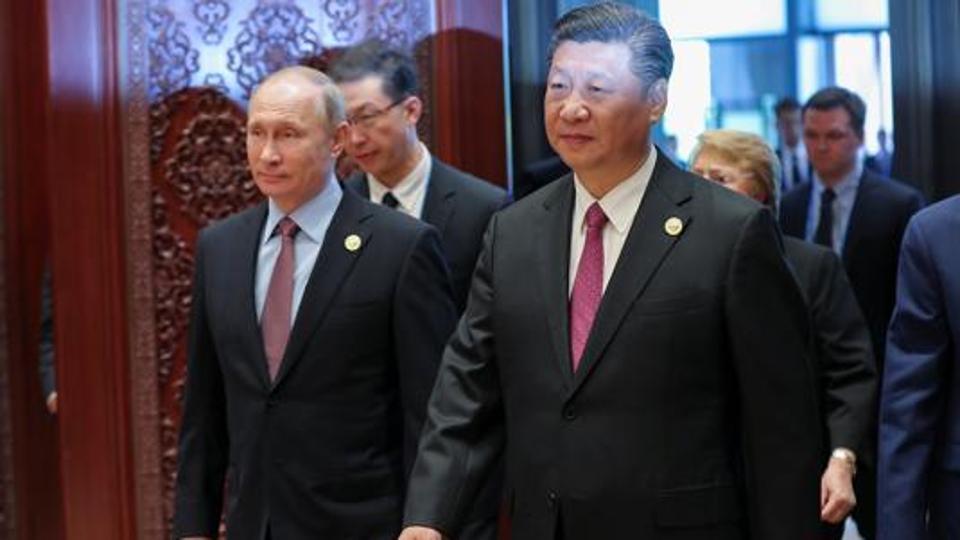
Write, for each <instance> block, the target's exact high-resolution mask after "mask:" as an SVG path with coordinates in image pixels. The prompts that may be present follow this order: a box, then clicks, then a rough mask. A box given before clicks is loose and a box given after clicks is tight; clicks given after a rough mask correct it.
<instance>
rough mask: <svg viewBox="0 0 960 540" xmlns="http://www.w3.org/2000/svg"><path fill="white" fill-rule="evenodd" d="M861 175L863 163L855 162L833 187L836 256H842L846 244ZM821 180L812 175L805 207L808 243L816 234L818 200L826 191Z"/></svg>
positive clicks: (818, 220) (818, 218) (833, 233)
mask: <svg viewBox="0 0 960 540" xmlns="http://www.w3.org/2000/svg"><path fill="white" fill-rule="evenodd" d="M861 175H863V161H861V160H859V159H858V160H857V161H856V165H854V167H853V169H852V170H851V171H850V172H849V173H847V175H846V176H844V177H843V178H841V179H840V181H839V182H837V185H835V186H833V192H834V193H835V194H836V198H834V199H833V203H832V204H831V206H832V207H833V231H831V238H832V240H833V251H835V252H836V254H837V255H840V256H841V257H842V256H843V248H844V246H845V245H846V243H847V229H848V228H849V227H850V215H851V214H852V213H853V205H854V203H856V202H857V189H858V188H859V187H860V176H861ZM826 189H827V188H826V186H824V185H823V180H821V179H820V177H819V176H818V175H817V173H816V172H814V173H813V188H812V189H811V190H810V202H809V205H808V206H807V229H806V231H805V234H804V238H806V239H807V241H808V242H813V237H814V235H816V234H817V225H818V224H819V223H820V199H821V197H823V192H824V191H826Z"/></svg>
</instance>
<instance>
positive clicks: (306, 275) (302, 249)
mask: <svg viewBox="0 0 960 540" xmlns="http://www.w3.org/2000/svg"><path fill="white" fill-rule="evenodd" d="M342 198H343V190H342V189H341V188H340V184H339V183H338V182H337V181H336V179H335V178H333V176H332V175H331V177H330V178H328V179H327V185H326V186H324V188H323V190H322V191H321V192H320V193H318V194H317V195H315V196H314V197H313V198H312V199H310V200H309V201H307V202H305V203H303V204H302V205H300V207H299V208H297V209H296V210H294V211H293V212H291V213H290V214H289V216H290V219H292V220H293V221H294V223H296V224H297V226H298V227H299V228H300V231H299V232H298V233H297V235H296V236H295V237H294V238H293V264H294V269H293V304H292V305H291V309H290V327H291V328H293V323H294V321H296V319H297V310H298V309H300V300H302V299H303V291H304V290H306V288H307V281H309V280H310V273H311V272H313V265H314V263H315V262H316V261H317V255H318V254H319V253H320V246H322V245H323V238H324V237H325V236H326V234H327V229H328V228H329V227H330V222H331V221H332V220H333V214H334V213H335V212H336V211H337V207H338V206H340V200H341V199H342ZM267 205H268V210H267V221H266V223H265V224H264V227H263V233H262V239H261V243H260V250H259V252H258V253H257V281H256V284H255V286H254V299H255V301H256V303H257V320H258V321H259V320H260V317H261V316H262V315H263V304H264V303H265V302H266V299H267V289H268V288H269V287H270V277H271V276H272V275H273V267H274V266H276V264H277V257H278V256H279V255H280V245H281V239H280V235H279V234H274V229H276V228H277V223H278V222H279V221H280V220H281V219H283V217H284V216H285V215H286V214H284V213H283V211H282V210H280V208H278V207H277V205H276V204H275V203H274V202H273V200H272V199H271V200H269V202H268V203H267Z"/></svg>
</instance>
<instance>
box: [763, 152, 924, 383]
mask: <svg viewBox="0 0 960 540" xmlns="http://www.w3.org/2000/svg"><path fill="white" fill-rule="evenodd" d="M811 190H812V184H810V183H809V182H807V183H805V184H803V185H801V186H798V187H797V188H795V189H794V190H793V191H791V192H790V193H788V194H787V195H786V196H784V197H783V200H782V201H781V203H780V225H781V227H782V228H783V232H784V233H785V234H787V235H790V236H794V237H796V238H800V239H803V238H804V235H805V233H806V226H807V209H808V207H809V202H810V193H811ZM922 206H923V197H922V196H921V195H920V192H918V191H917V190H915V189H913V188H912V187H909V186H907V185H906V184H903V183H901V182H898V181H896V180H893V179H891V178H884V177H882V176H879V175H877V174H876V173H874V172H872V171H870V170H867V169H864V171H863V176H861V177H860V186H859V188H858V189H857V196H856V199H855V200H854V203H853V211H852V213H851V214H850V224H849V226H848V229H847V235H846V241H845V243H844V246H843V255H842V259H843V265H844V268H845V269H846V271H847V276H849V278H850V284H851V285H853V292H854V294H855V295H856V297H857V302H858V303H859V304H860V309H862V310H863V315H864V317H866V319H867V325H868V326H869V327H870V335H871V337H872V338H873V350H874V354H875V356H876V359H877V368H878V371H879V372H880V373H882V372H883V350H884V341H885V339H886V335H887V323H888V322H889V321H890V314H891V313H892V312H893V298H894V290H895V289H896V279H897V252H898V250H899V247H900V240H901V239H902V238H903V230H904V228H906V226H907V221H908V220H909V219H910V216H912V215H913V214H914V212H916V211H917V210H919V209H920V208H921V207H922Z"/></svg>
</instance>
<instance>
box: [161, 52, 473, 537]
mask: <svg viewBox="0 0 960 540" xmlns="http://www.w3.org/2000/svg"><path fill="white" fill-rule="evenodd" d="M346 129H347V125H346V122H345V120H344V106H343V98H342V97H341V95H340V93H339V91H338V90H337V88H336V86H335V85H334V84H333V82H332V81H331V80H330V79H329V78H327V77H326V76H325V75H323V74H322V73H320V72H319V71H316V70H313V69H310V68H306V67H295V68H287V69H284V70H281V71H279V72H277V73H275V74H273V75H271V76H270V77H268V78H267V79H266V80H265V81H264V82H263V83H262V84H261V85H260V86H259V88H258V89H257V90H256V92H254V94H253V96H252V98H251V100H250V113H249V119H248V124H247V157H248V160H249V164H250V169H251V172H252V174H253V177H254V180H255V181H256V184H257V187H258V188H259V189H260V191H261V192H262V193H263V194H264V195H265V196H266V197H267V199H268V200H267V201H266V202H264V203H262V204H260V205H257V206H255V207H253V208H251V209H249V210H246V211H244V212H241V213H239V214H237V215H235V216H232V217H230V218H227V219H225V220H224V221H222V222H220V223H217V224H215V225H212V226H211V227H209V228H207V229H205V230H204V231H203V232H201V234H200V238H199V240H198V242H197V252H196V272H195V276H194V288H193V306H192V310H193V313H192V320H191V323H190V338H189V349H188V360H187V381H186V390H185V393H186V401H185V403H184V409H183V425H182V429H181V434H180V446H179V463H178V475H177V490H176V508H175V517H174V534H175V537H176V538H186V537H190V538H192V537H201V538H215V537H216V536H217V529H218V526H219V523H220V516H221V509H223V508H224V505H223V504H222V501H223V495H224V489H225V490H226V495H227V501H226V505H225V508H226V522H227V534H228V536H229V538H231V539H235V538H240V539H251V540H264V539H265V538H274V539H280V538H284V539H285V538H376V539H386V538H393V537H395V536H396V535H397V533H398V531H399V527H400V523H401V515H402V507H403V498H404V490H405V486H406V483H407V478H408V474H409V471H410V468H411V466H412V463H413V457H414V454H415V449H416V440H417V436H418V434H419V432H420V428H421V425H422V422H423V417H424V413H425V408H426V401H427V398H428V396H429V392H430V388H431V386H432V382H433V379H434V376H435V374H436V367H437V363H438V361H439V357H440V353H441V350H442V347H443V343H444V342H445V340H446V339H447V337H448V336H449V334H450V332H451V331H452V329H453V325H454V319H455V313H454V307H453V302H452V299H451V293H450V286H449V282H448V278H447V275H448V274H447V270H446V266H445V263H444V261H443V254H442V251H441V248H440V239H439V237H438V235H437V232H436V230H434V229H433V228H432V227H430V226H428V225H425V224H423V223H421V222H419V221H417V220H415V219H412V218H410V217H408V216H404V215H402V214H400V213H398V212H393V211H390V210H387V209H384V208H382V207H380V206H378V205H375V204H372V203H370V202H368V201H365V200H363V199H361V198H360V197H357V196H356V195H353V194H351V193H349V192H346V191H343V190H342V189H341V188H340V185H339V184H338V183H337V182H336V181H335V179H334V174H333V166H334V165H333V164H334V160H335V157H336V155H337V153H338V152H339V151H340V148H341V145H342V141H343V137H344V135H345V133H346ZM225 482H226V487H225V486H224V483H225Z"/></svg>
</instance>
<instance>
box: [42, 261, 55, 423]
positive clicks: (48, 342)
mask: <svg viewBox="0 0 960 540" xmlns="http://www.w3.org/2000/svg"><path fill="white" fill-rule="evenodd" d="M37 368H38V371H39V373H40V389H41V390H42V391H43V401H44V404H46V406H47V412H49V413H50V414H57V403H58V401H59V400H58V398H57V358H56V349H55V346H54V337H53V280H52V279H51V277H50V265H49V263H48V264H47V266H46V267H45V268H44V269H43V282H42V283H41V285H40V356H39V357H38V362H37Z"/></svg>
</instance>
